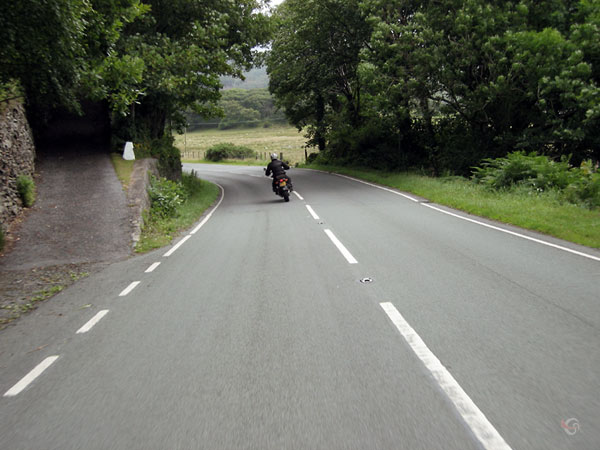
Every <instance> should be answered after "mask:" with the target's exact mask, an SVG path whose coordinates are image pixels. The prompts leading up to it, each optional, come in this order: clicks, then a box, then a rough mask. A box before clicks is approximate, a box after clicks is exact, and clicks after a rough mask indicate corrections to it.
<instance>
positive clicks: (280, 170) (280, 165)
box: [265, 159, 290, 179]
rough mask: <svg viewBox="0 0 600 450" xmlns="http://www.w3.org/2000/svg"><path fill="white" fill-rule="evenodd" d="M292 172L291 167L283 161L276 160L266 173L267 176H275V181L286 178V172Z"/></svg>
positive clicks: (270, 164) (271, 163)
mask: <svg viewBox="0 0 600 450" xmlns="http://www.w3.org/2000/svg"><path fill="white" fill-rule="evenodd" d="M286 170H290V166H288V165H287V164H286V163H284V162H283V161H279V160H278V159H274V160H273V161H271V162H270V163H269V165H268V166H267V171H266V172H265V175H266V176H269V175H271V173H272V174H273V179H277V178H279V177H282V176H285V171H286Z"/></svg>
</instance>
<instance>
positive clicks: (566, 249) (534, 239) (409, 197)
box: [334, 173, 600, 261]
mask: <svg viewBox="0 0 600 450" xmlns="http://www.w3.org/2000/svg"><path fill="white" fill-rule="evenodd" d="M334 175H337V176H338V177H342V178H347V179H349V180H352V181H356V182H358V183H362V184H366V185H367V186H371V187H374V188H377V189H381V190H382V191H387V192H391V193H392V194H396V195H401V196H402V197H406V198H407V199H409V200H412V201H413V202H416V203H418V202H419V200H418V199H416V198H413V197H411V196H409V195H406V194H402V193H401V192H397V191H394V190H392V189H388V188H385V187H382V186H377V185H376V184H372V183H367V182H366V181H362V180H359V179H357V178H353V177H349V176H347V175H341V174H339V173H336V174H334ZM421 205H423V206H426V207H428V208H431V209H434V210H436V211H439V212H441V213H444V214H448V215H449V216H454V217H457V218H459V219H462V220H466V221H468V222H473V223H476V224H478V225H481V226H484V227H487V228H491V229H493V230H497V231H501V232H503V233H508V234H512V235H513V236H517V237H520V238H523V239H527V240H529V241H533V242H537V243H538V244H542V245H546V246H548V247H553V248H556V249H558V250H563V251H565V252H569V253H573V254H574V255H579V256H583V257H584V258H589V259H593V260H594V261H600V257H598V256H594V255H590V254H589V253H583V252H579V251H577V250H573V249H570V248H568V247H563V246H561V245H557V244H552V243H551V242H547V241H543V240H541V239H536V238H532V237H529V236H526V235H524V234H521V233H516V232H514V231H510V230H507V229H505V228H500V227H496V226H493V225H489V224H487V223H484V222H480V221H478V220H473V219H470V218H468V217H464V216H461V215H459V214H454V213H451V212H449V211H445V210H443V209H441V208H436V207H435V206H433V205H430V204H428V203H421Z"/></svg>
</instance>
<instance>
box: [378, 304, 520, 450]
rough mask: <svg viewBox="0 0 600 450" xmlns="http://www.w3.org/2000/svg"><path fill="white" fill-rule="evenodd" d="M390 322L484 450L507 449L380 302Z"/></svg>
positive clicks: (388, 307) (415, 338)
mask: <svg viewBox="0 0 600 450" xmlns="http://www.w3.org/2000/svg"><path fill="white" fill-rule="evenodd" d="M380 305H381V307H382V308H383V310H384V311H385V312H386V314H387V315H388V317H389V318H390V319H391V321H392V323H393V324H394V325H395V326H396V328H397V329H398V331H400V333H401V334H402V336H403V337H404V339H405V340H406V342H407V343H408V345H410V347H411V348H412V350H413V351H414V352H415V354H416V355H417V356H418V357H419V359H420V360H421V361H422V362H423V364H425V367H427V369H428V370H429V371H430V372H431V374H432V375H433V377H434V378H435V380H436V381H437V382H438V384H439V386H440V387H441V388H442V390H443V391H444V392H445V393H446V395H447V396H448V398H449V399H450V401H451V402H452V403H453V404H454V406H455V408H456V409H457V410H458V412H459V414H460V415H461V416H462V418H463V420H464V421H465V423H466V424H467V425H468V427H469V428H470V429H471V431H472V432H473V434H474V435H475V436H476V437H477V439H479V441H480V442H481V444H482V446H483V447H484V448H485V449H494V450H496V449H510V447H509V445H508V444H507V443H506V442H505V441H504V439H503V438H502V436H500V433H498V431H497V430H496V429H495V428H494V426H493V425H492V424H491V423H490V422H489V420H488V419H487V417H485V415H484V414H483V413H482V412H481V410H480V409H479V408H478V407H477V405H476V404H475V403H474V402H473V400H471V398H470V397H469V396H468V395H467V393H466V392H465V391H464V390H463V389H462V388H461V387H460V385H459V384H458V383H457V381H456V380H455V379H454V377H453V376H452V375H451V374H450V372H448V370H447V369H446V368H445V367H444V366H443V365H442V363H441V362H440V360H439V359H438V358H437V357H436V356H435V355H434V354H433V353H432V352H431V350H429V348H428V347H427V345H425V342H423V340H422V339H421V337H420V336H419V335H418V334H417V333H416V331H415V330H414V329H413V328H412V327H411V326H410V325H409V324H408V322H407V321H406V320H405V319H404V317H402V315H401V314H400V313H399V312H398V310H397V309H396V308H395V307H394V305H392V304H391V303H389V302H388V303H380Z"/></svg>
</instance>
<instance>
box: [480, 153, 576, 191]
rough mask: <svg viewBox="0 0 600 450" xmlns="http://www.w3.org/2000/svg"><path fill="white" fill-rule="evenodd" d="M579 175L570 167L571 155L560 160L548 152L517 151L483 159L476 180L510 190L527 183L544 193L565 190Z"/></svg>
mask: <svg viewBox="0 0 600 450" xmlns="http://www.w3.org/2000/svg"><path fill="white" fill-rule="evenodd" d="M576 178H577V174H576V173H574V172H573V171H571V170H570V167H569V162H568V158H564V157H563V158H562V159H561V161H560V162H556V161H553V160H551V159H550V158H548V157H547V156H544V155H537V154H536V153H534V152H532V153H529V154H525V152H514V153H510V154H508V155H507V156H506V157H505V158H497V159H491V158H487V159H484V160H483V163H482V167H476V168H475V169H474V173H473V179H474V180H475V181H476V182H478V183H482V184H485V185H487V186H488V187H490V188H492V189H510V188H512V187H513V186H517V185H525V186H529V187H531V188H532V190H535V191H538V192H541V191H545V190H548V189H553V188H558V189H561V190H562V189H565V188H566V187H567V186H568V185H569V184H571V183H572V182H573V181H574V180H575V179H576Z"/></svg>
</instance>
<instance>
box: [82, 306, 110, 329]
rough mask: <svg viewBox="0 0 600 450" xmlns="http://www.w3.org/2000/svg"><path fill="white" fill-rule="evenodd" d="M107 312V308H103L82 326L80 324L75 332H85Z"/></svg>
mask: <svg viewBox="0 0 600 450" xmlns="http://www.w3.org/2000/svg"><path fill="white" fill-rule="evenodd" d="M107 314H108V309H103V310H102V311H100V312H99V313H98V314H96V315H95V316H94V317H92V318H91V319H90V320H89V321H88V322H87V323H86V324H85V325H84V326H82V327H81V328H80V329H79V330H77V333H76V334H82V333H87V332H88V331H90V330H91V329H92V328H93V327H94V325H96V324H97V323H98V322H100V320H101V319H102V318H103V317H104V316H105V315H107Z"/></svg>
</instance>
